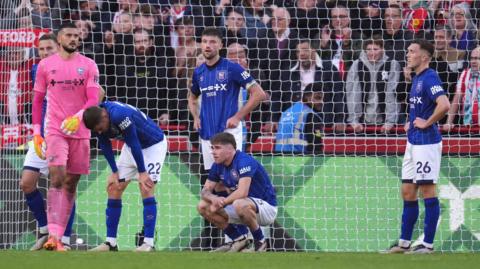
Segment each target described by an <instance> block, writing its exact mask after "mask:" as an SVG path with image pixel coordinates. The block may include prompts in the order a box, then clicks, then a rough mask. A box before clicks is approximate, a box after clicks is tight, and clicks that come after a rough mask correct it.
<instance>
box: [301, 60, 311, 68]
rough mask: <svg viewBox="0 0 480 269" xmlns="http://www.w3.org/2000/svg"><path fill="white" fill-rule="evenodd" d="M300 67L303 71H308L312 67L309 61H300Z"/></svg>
mask: <svg viewBox="0 0 480 269" xmlns="http://www.w3.org/2000/svg"><path fill="white" fill-rule="evenodd" d="M301 65H302V68H303V69H310V68H311V67H312V62H311V61H310V60H306V61H302V62H301Z"/></svg>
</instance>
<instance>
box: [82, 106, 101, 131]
mask: <svg viewBox="0 0 480 269" xmlns="http://www.w3.org/2000/svg"><path fill="white" fill-rule="evenodd" d="M103 109H104V108H101V107H99V106H91V107H89V108H87V109H85V111H84V112H83V123H84V124H85V127H87V129H90V130H93V129H95V127H96V126H97V125H98V124H99V123H100V120H101V119H102V112H103Z"/></svg>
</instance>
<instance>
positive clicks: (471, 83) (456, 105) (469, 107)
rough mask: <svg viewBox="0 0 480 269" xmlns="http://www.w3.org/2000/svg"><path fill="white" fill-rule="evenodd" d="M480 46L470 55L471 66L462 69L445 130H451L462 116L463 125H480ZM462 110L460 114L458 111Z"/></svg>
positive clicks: (444, 126)
mask: <svg viewBox="0 0 480 269" xmlns="http://www.w3.org/2000/svg"><path fill="white" fill-rule="evenodd" d="M479 73H480V47H477V48H475V49H474V50H473V51H472V53H471V55H470V68H467V69H465V70H463V71H462V74H461V75H460V78H459V79H458V83H457V84H456V91H455V97H454V98H453V101H452V106H451V107H450V111H448V118H447V122H446V124H444V125H443V130H444V131H450V130H451V129H452V128H453V126H454V124H455V123H456V121H455V118H456V117H457V116H460V122H461V123H462V124H463V125H478V124H479V123H480V122H479V117H480V113H479V110H478V104H479V101H480V93H479V92H480V74H479ZM459 110H460V111H461V113H460V115H458V111H459Z"/></svg>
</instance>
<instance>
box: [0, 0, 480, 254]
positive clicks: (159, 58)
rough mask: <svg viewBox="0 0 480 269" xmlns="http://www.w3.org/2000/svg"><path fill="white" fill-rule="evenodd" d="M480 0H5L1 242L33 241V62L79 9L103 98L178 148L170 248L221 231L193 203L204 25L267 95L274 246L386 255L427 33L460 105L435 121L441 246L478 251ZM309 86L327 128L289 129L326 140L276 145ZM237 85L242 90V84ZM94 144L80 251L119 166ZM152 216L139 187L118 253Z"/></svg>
mask: <svg viewBox="0 0 480 269" xmlns="http://www.w3.org/2000/svg"><path fill="white" fill-rule="evenodd" d="M414 2H418V3H417V4H415V3H414ZM478 2H479V1H469V0H464V1H410V2H409V1H328V0H326V1H323V0H317V1H315V0H299V1H276V0H269V1H261V0H246V1H239V0H216V1H215V0H191V1H188V0H171V1H168V0H164V1H162V0H150V1H147V0H143V1H137V0H118V1H116V0H84V1H82V0H31V1H30V0H12V1H1V2H0V17H1V21H0V54H1V55H0V108H1V111H0V124H1V125H0V131H1V133H2V135H1V137H2V138H1V139H2V140H1V152H0V154H1V162H0V166H1V167H0V171H1V172H0V248H16V249H28V248H29V247H30V246H31V245H32V244H33V242H34V241H35V230H36V228H37V227H36V221H35V219H34V218H33V216H32V215H31V213H30V212H29V210H28V207H27V205H26V203H25V197H24V194H23V193H22V191H21V189H20V187H19V180H20V177H21V173H22V167H23V160H24V158H25V153H26V150H27V149H28V145H27V141H29V140H30V139H31V135H32V132H33V131H32V127H31V125H30V123H31V102H32V97H33V82H32V72H31V70H32V66H33V65H34V64H35V63H37V62H38V61H39V59H38V52H37V46H38V38H39V37H40V36H41V35H42V34H44V33H46V32H49V31H55V30H56V29H58V27H59V25H60V24H61V23H63V22H65V21H73V22H75V24H76V25H77V27H78V28H80V30H81V45H80V47H79V51H80V52H81V53H83V54H84V55H86V56H88V57H90V58H92V59H94V60H95V62H96V63H97V65H98V67H99V70H100V74H101V77H100V83H101V85H102V86H103V87H104V89H105V90H106V99H107V100H118V101H121V102H125V103H128V104H131V105H133V106H136V107H138V108H139V109H141V110H142V111H143V112H145V113H146V114H147V115H149V116H150V117H151V118H152V119H154V120H155V121H156V122H158V124H159V125H160V126H161V127H162V128H163V129H164V131H165V132H166V134H167V137H168V141H169V152H168V154H167V159H166V161H165V165H164V167H163V170H162V176H161V178H162V180H161V182H160V183H158V184H157V187H156V199H157V201H158V219H157V226H156V242H155V244H156V248H157V249H167V250H183V249H191V250H208V249H211V248H212V247H216V246H218V245H219V244H220V243H221V242H222V240H223V236H222V234H221V233H220V232H219V231H218V230H217V229H215V228H213V227H211V225H209V224H208V223H206V222H205V221H204V220H203V219H202V218H201V217H200V215H199V214H198V213H197V211H196V204H197V203H198V201H199V192H200V188H201V183H202V178H205V171H203V169H202V160H201V158H200V155H201V154H200V152H199V143H198V139H199V138H198V133H197V132H196V131H194V130H193V126H192V125H193V121H192V119H191V116H190V113H189V111H188V102H187V95H188V91H189V88H190V85H191V77H192V73H193V70H194V69H195V67H197V66H199V65H200V64H201V63H203V62H204V58H203V56H202V53H201V44H200V35H201V32H202V31H203V29H205V28H206V27H216V28H218V29H219V30H220V31H221V32H222V33H223V36H224V40H223V43H224V48H223V49H222V50H221V55H222V56H224V57H226V58H229V59H231V60H232V61H235V62H238V63H239V64H240V65H242V66H243V67H244V68H245V69H247V70H249V72H250V73H251V74H252V76H253V77H254V78H255V79H256V81H257V82H258V83H259V84H260V85H261V86H262V88H263V89H264V90H265V92H266V93H267V96H268V98H267V100H266V101H264V102H262V103H261V104H260V106H259V107H258V108H257V109H255V110H254V111H252V112H251V113H249V115H248V116H247V118H246V119H245V123H244V125H245V127H244V150H245V151H247V152H251V153H252V154H254V156H255V158H256V159H257V160H259V161H260V162H261V163H262V164H263V165H264V166H265V168H266V169H267V171H268V172H269V175H270V177H271V179H272V181H273V184H274V185H275V188H276V191H277V197H278V201H279V212H278V217H277V219H276V221H275V223H274V224H273V225H271V226H269V227H264V231H265V232H266V233H267V234H268V238H269V239H268V240H269V247H270V249H271V250H273V251H377V250H380V249H384V248H386V247H388V246H389V245H390V244H391V243H392V242H394V241H396V240H397V239H398V236H399V227H400V221H401V219H400V218H401V213H402V211H401V210H402V200H401V197H400V195H399V188H400V181H399V178H400V174H401V168H402V156H403V153H404V150H405V145H406V137H405V132H404V130H403V125H404V123H405V122H406V111H407V105H406V104H407V100H408V94H407V93H408V91H409V90H410V89H409V85H410V82H409V81H410V79H411V77H410V76H411V70H406V69H405V66H406V58H405V57H406V51H407V47H408V45H409V44H410V42H411V41H412V40H414V39H419V38H425V39H427V40H431V41H432V43H434V44H435V49H436V50H435V54H434V58H433V60H432V64H431V67H432V68H434V69H435V70H436V71H437V72H438V74H439V76H440V78H441V79H442V82H443V85H442V86H443V88H444V89H445V90H447V91H448V96H449V99H450V101H451V102H452V103H455V102H456V104H458V106H457V109H456V110H455V111H453V110H451V112H452V115H451V116H450V117H448V119H447V117H446V118H445V119H443V120H442V121H441V124H442V125H441V126H440V128H441V129H442V130H443V136H444V141H443V157H442V166H441V172H440V180H439V184H438V194H439V198H440V202H441V217H440V221H439V224H438V232H437V236H436V242H435V248H436V249H438V250H441V251H478V250H480V241H479V240H480V226H479V223H480V221H479V219H480V211H479V208H480V207H479V206H480V186H479V185H478V181H477V179H478V177H479V175H480V171H479V163H480V160H479V159H478V155H479V152H480V146H479V142H480V141H479V139H480V138H479V136H478V131H479V128H478V111H477V110H478V109H477V108H474V109H473V110H472V111H471V112H468V110H467V111H465V106H464V97H465V95H466V94H464V92H466V91H467V90H469V89H471V87H469V86H468V85H471V84H469V83H470V79H469V78H470V77H472V76H471V74H475V73H476V71H475V70H474V69H473V68H472V66H471V65H470V62H471V61H475V60H477V62H478V57H480V55H478V54H474V53H475V52H472V50H473V49H474V48H475V47H476V46H477V30H476V29H477V26H478V17H479V12H478V11H480V9H479V7H478V6H479V4H478ZM389 5H390V6H389ZM370 40H373V41H370ZM471 54H473V55H474V56H471ZM475 57H476V58H475ZM477 69H478V64H477ZM465 76H466V77H467V78H464V77H465ZM473 77H475V76H473ZM319 82H322V83H323V84H319ZM312 83H313V84H314V86H313V88H314V89H313V90H314V91H316V88H317V87H321V88H320V90H319V91H321V92H323V105H322V106H320V107H316V108H314V109H316V110H315V113H317V117H319V118H320V122H321V124H312V125H309V124H305V125H303V122H302V123H301V124H300V125H296V126H294V127H293V129H292V130H291V134H290V136H289V137H288V138H289V139H296V140H295V141H297V142H298V140H301V141H307V142H305V143H306V144H309V145H316V146H306V147H303V146H302V145H303V144H302V145H301V147H300V149H298V148H297V149H294V148H286V147H285V148H283V150H279V149H278V147H277V146H278V145H279V144H281V143H283V142H282V141H280V140H279V138H278V132H280V131H281V130H283V129H282V127H284V126H283V125H282V121H288V120H287V119H288V116H289V114H288V113H291V114H290V116H291V115H292V113H293V112H292V110H291V109H292V108H293V107H294V105H295V104H296V103H298V102H301V101H302V92H305V91H306V89H307V91H308V89H309V88H308V87H309V86H308V85H309V84H312ZM475 87H478V84H477V85H476V86H475ZM472 89H473V88H472ZM476 91H478V88H474V89H473V92H474V95H473V96H476V94H477V93H476ZM456 92H457V93H458V94H457V99H455V96H456V95H455V93H456ZM243 95H244V99H245V100H246V98H247V94H246V91H244V93H243ZM475 98H476V97H473V99H472V100H474V101H473V103H475V107H476V103H477V102H478V101H477V100H475ZM468 113H471V114H472V120H471V121H469V122H467V121H468V120H466V114H468ZM307 126H310V127H309V128H310V129H308V131H307V129H305V128H307ZM312 126H313V127H312ZM319 126H320V127H319ZM308 132H309V133H308ZM308 134H310V135H308ZM288 141H290V142H291V141H293V140H288ZM312 141H313V142H312ZM302 143H304V142H302ZM287 144H288V143H287ZM114 145H116V149H117V150H118V149H119V148H120V145H117V144H116V143H114ZM92 149H93V151H92V152H93V154H92V158H91V173H90V175H88V176H84V177H82V179H81V181H80V184H79V186H78V198H77V213H76V219H75V222H74V226H73V234H72V239H71V240H72V241H71V243H72V246H73V247H74V248H77V249H87V248H90V247H93V246H96V245H98V244H99V243H101V242H103V241H104V239H105V235H106V227H105V208H106V201H107V194H106V191H105V187H106V178H107V176H108V175H109V173H110V168H109V167H108V164H107V163H106V161H105V160H104V158H103V156H102V155H101V152H99V151H98V150H96V142H95V141H92ZM47 182H48V180H47V179H45V178H43V177H42V178H41V179H40V180H39V183H38V186H39V189H40V190H41V192H42V193H43V194H44V195H45V193H46V188H47ZM133 185H135V184H133ZM420 209H421V210H420V212H421V215H420V218H419V222H418V223H417V226H416V227H415V232H414V240H417V241H419V242H421V240H422V238H423V217H424V213H423V212H424V211H423V206H422V204H421V206H420ZM142 221H143V218H142V200H141V197H140V195H139V191H138V189H137V188H136V186H130V187H129V188H128V189H127V191H126V192H125V193H124V196H123V211H122V217H121V221H120V226H119V232H118V241H119V245H120V247H121V248H122V249H131V248H133V247H134V246H135V240H136V239H137V238H138V235H137V233H139V232H141V230H142Z"/></svg>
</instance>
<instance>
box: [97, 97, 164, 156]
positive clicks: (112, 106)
mask: <svg viewBox="0 0 480 269" xmlns="http://www.w3.org/2000/svg"><path fill="white" fill-rule="evenodd" d="M100 106H101V107H104V108H105V109H106V110H107V112H108V115H109V117H110V130H108V131H107V132H106V133H103V134H101V135H100V136H106V137H107V138H116V139H119V140H127V139H128V137H125V130H126V129H127V128H131V127H133V128H135V129H136V135H137V137H138V141H139V142H140V146H141V148H142V149H145V148H148V147H150V146H153V145H155V144H157V143H159V142H161V141H162V140H163V137H164V134H163V131H162V129H160V127H159V126H158V125H157V124H155V122H153V120H152V119H150V118H149V117H148V116H147V115H145V113H143V112H142V111H140V110H138V109H137V108H135V107H133V106H131V105H128V104H124V103H120V102H110V101H107V102H103V103H102V104H100Z"/></svg>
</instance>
